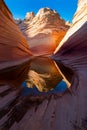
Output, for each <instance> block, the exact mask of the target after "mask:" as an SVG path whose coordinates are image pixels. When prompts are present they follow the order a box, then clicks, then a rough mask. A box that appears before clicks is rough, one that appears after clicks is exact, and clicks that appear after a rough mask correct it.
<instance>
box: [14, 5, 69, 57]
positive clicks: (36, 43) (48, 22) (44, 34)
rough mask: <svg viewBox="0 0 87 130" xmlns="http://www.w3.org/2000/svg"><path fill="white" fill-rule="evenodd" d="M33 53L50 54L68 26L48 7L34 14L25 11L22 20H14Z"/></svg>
mask: <svg viewBox="0 0 87 130" xmlns="http://www.w3.org/2000/svg"><path fill="white" fill-rule="evenodd" d="M16 23H17V24H18V25H19V28H20V30H21V31H22V32H23V34H24V36H25V37H26V39H27V41H28V42H29V46H30V49H31V51H32V53H33V54H34V55H44V54H52V53H53V51H54V50H55V48H56V47H57V46H58V44H59V42H60V41H61V40H62V38H63V37H64V36H65V34H66V32H67V30H68V28H69V26H68V25H66V23H65V21H64V20H63V19H62V18H60V16H59V14H58V13H57V12H56V11H55V10H52V9H50V8H42V9H40V10H39V12H38V13H37V14H36V16H35V15H34V13H33V12H30V13H27V14H26V18H25V20H24V21H21V20H16Z"/></svg>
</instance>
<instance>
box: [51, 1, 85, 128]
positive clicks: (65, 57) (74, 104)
mask: <svg viewBox="0 0 87 130" xmlns="http://www.w3.org/2000/svg"><path fill="white" fill-rule="evenodd" d="M52 57H53V59H55V60H56V62H58V61H60V62H62V63H63V64H65V66H68V67H70V68H71V69H72V70H73V72H74V76H73V79H72V83H71V92H72V96H70V95H69V94H66V95H64V96H63V99H61V102H62V104H61V105H60V107H59V108H60V109H61V108H63V110H61V111H60V115H61V121H60V119H58V120H57V121H58V122H60V124H59V126H60V130H86V129H87V99H86V97H87V0H79V2H78V8H77V11H76V13H75V15H74V18H73V24H72V26H71V28H70V29H69V31H68V32H67V34H66V36H65V37H64V39H63V40H62V42H61V43H60V44H59V46H58V47H57V49H56V50H55V52H54V55H53V56H52ZM63 104H64V105H63ZM63 113H64V114H63ZM67 114H68V118H67ZM64 122H65V123H64ZM61 123H62V124H63V126H62V124H61Z"/></svg>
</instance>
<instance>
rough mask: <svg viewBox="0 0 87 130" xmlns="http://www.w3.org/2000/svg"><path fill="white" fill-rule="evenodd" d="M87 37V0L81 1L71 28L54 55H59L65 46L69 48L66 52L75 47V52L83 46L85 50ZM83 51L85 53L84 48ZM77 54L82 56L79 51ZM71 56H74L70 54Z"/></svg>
mask: <svg viewBox="0 0 87 130" xmlns="http://www.w3.org/2000/svg"><path fill="white" fill-rule="evenodd" d="M86 35H87V0H82V1H81V0H79V2H78V8H77V10H76V13H75V15H74V17H73V21H72V25H71V28H70V29H69V31H68V32H67V34H66V35H65V37H64V39H63V40H62V41H61V42H60V44H59V46H58V47H57V49H56V50H55V52H54V53H56V54H57V53H58V52H59V50H60V51H61V50H62V48H63V47H64V46H66V48H67V49H66V51H68V49H69V50H70V48H71V46H73V50H74V49H76V48H78V47H80V48H81V45H83V46H84V48H85V49H86V42H87V39H86ZM79 42H80V43H79ZM79 45H80V46H79ZM68 46H69V48H68ZM81 50H82V51H83V49H82V48H81ZM63 51H65V49H63ZM83 52H84V51H83ZM73 53H74V51H73ZM77 53H80V54H81V52H80V51H79V52H78V51H77ZM60 54H61V53H60ZM69 55H72V54H71V53H69ZM76 56H77V55H76Z"/></svg>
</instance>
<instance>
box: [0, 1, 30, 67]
mask: <svg viewBox="0 0 87 130" xmlns="http://www.w3.org/2000/svg"><path fill="white" fill-rule="evenodd" d="M30 56H31V52H30V50H29V45H28V44H27V41H26V39H25V38H24V36H23V35H22V33H21V32H20V30H19V28H18V27H17V25H16V24H15V22H14V20H13V17H12V14H11V12H10V11H9V9H8V8H7V6H6V5H5V3H4V1H3V0H0V69H2V68H5V67H9V66H13V65H17V64H19V63H21V62H23V61H26V60H27V59H28V58H29V57H30Z"/></svg>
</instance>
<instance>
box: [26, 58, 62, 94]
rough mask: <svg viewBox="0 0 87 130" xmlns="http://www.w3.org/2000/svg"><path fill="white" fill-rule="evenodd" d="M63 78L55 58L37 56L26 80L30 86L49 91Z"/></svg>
mask: <svg viewBox="0 0 87 130" xmlns="http://www.w3.org/2000/svg"><path fill="white" fill-rule="evenodd" d="M62 79H63V78H62V76H61V74H60V72H59V71H58V69H57V67H56V65H55V63H54V61H53V60H51V59H49V58H47V57H37V58H35V59H34V60H32V62H31V65H30V70H29V72H28V79H27V80H26V82H27V86H28V87H34V86H36V87H37V88H38V90H39V91H41V92H47V91H49V90H52V89H54V88H55V87H56V86H57V84H58V83H59V82H60V81H61V80H62Z"/></svg>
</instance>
